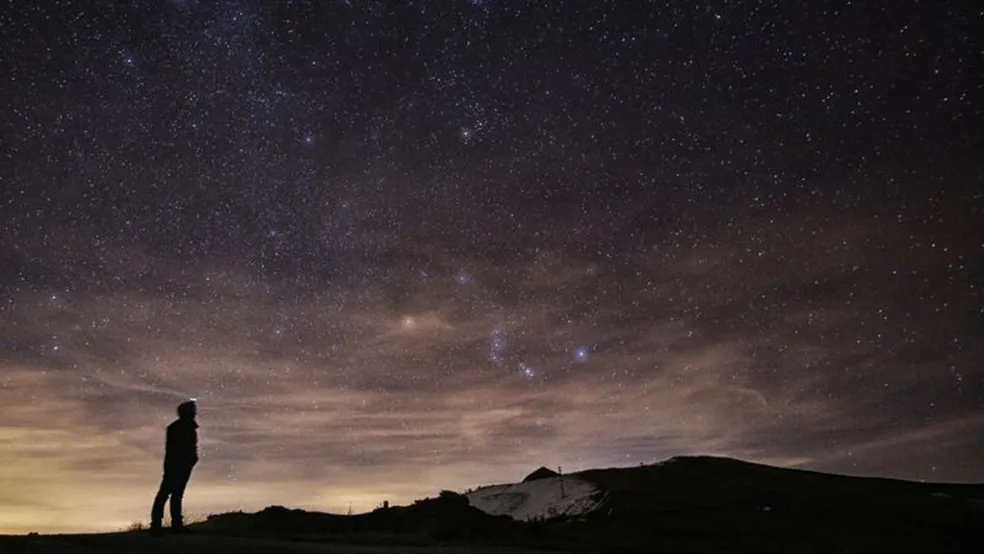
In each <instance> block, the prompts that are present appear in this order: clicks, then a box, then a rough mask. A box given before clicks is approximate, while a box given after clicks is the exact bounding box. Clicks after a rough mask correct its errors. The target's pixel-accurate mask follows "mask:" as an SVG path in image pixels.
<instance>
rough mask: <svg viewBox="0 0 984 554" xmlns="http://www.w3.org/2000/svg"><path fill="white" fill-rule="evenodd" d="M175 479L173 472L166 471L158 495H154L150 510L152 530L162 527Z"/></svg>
mask: <svg viewBox="0 0 984 554" xmlns="http://www.w3.org/2000/svg"><path fill="white" fill-rule="evenodd" d="M173 481H174V479H173V476H172V475H171V473H170V472H167V471H165V472H164V477H162V478H161V486H160V488H158V489H157V496H155V497H154V506H153V508H151V510H150V528H151V529H152V530H153V529H160V528H161V523H162V521H163V520H164V504H165V503H166V502H167V499H168V497H169V496H171V490H172V488H173Z"/></svg>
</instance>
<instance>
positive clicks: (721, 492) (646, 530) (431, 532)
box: [202, 456, 984, 553]
mask: <svg viewBox="0 0 984 554" xmlns="http://www.w3.org/2000/svg"><path fill="white" fill-rule="evenodd" d="M543 469H545V468H543ZM547 471H550V470H547ZM538 472H539V470H537V471H535V472H534V473H533V474H536V473H538ZM533 474H531V475H533ZM202 527H203V529H210V530H211V531H213V532H223V533H233V534H249V535H252V534H261V535H262V534H266V535H269V534H275V535H278V536H294V537H307V538H308V539H310V538H311V537H318V539H317V540H333V541H339V542H362V543H372V544H379V543H380V542H381V541H382V542H385V543H387V544H390V543H392V544H433V541H438V542H440V543H442V544H443V543H447V542H451V543H467V544H472V545H474V544H487V545H502V546H525V547H533V548H547V549H564V550H566V551H581V550H588V551H593V552H599V551H601V552H605V551H618V552H659V551H668V552H718V551H728V552H733V551H739V552H744V551H754V552H845V551H851V552H882V551H885V552H893V553H894V552H920V553H925V552H979V551H981V550H980V549H981V548H984V533H982V528H984V485H957V484H937V483H916V482H909V481H899V480H892V479H877V478H863V477H847V476H841V475H833V474H826V473H819V472H813V471H804V470H795V469H783V468H776V467H771V466H767V465H762V464H754V463H749V462H743V461H739V460H734V459H729V458H716V457H707V456H698V457H676V458H671V459H669V460H667V461H665V462H662V463H659V464H654V465H649V466H640V467H630V468H609V469H594V470H587V471H580V472H577V473H572V474H570V475H563V476H560V475H556V474H554V475H547V474H545V472H540V475H538V478H535V479H524V480H523V481H522V482H519V483H512V484H501V485H493V486H486V487H481V488H479V489H477V490H475V491H470V492H468V493H466V494H465V495H463V496H462V495H458V494H456V493H453V492H450V491H444V492H442V493H441V495H440V496H439V497H437V498H433V499H425V500H420V501H417V502H415V503H414V504H413V505H411V506H403V507H394V508H388V509H379V510H376V511H374V512H372V513H369V514H361V515H355V516H339V515H332V514H317V513H311V512H303V511H300V510H287V509H285V508H279V507H274V508H267V509H266V510H263V511H262V512H259V513H257V514H225V515H222V516H213V517H210V518H209V521H208V522H206V523H204V524H202Z"/></svg>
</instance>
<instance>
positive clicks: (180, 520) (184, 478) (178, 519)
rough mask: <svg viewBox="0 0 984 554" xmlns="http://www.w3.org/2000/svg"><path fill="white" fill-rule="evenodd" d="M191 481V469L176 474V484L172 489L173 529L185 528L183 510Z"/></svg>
mask: <svg viewBox="0 0 984 554" xmlns="http://www.w3.org/2000/svg"><path fill="white" fill-rule="evenodd" d="M189 479H191V468H188V469H187V470H182V471H178V472H175V476H174V484H173V486H172V488H171V529H183V528H184V515H183V514H182V508H183V504H184V492H185V487H187V486H188V480H189Z"/></svg>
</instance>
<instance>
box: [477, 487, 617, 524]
mask: <svg viewBox="0 0 984 554" xmlns="http://www.w3.org/2000/svg"><path fill="white" fill-rule="evenodd" d="M561 481H563V488H562V487H561ZM597 492H598V491H597V489H595V487H594V486H593V485H591V484H590V483H588V482H587V481H583V480H581V479H577V478H574V477H547V478H544V479H537V480H535V481H528V482H525V483H514V484H509V485H493V486H490V487H484V488H481V489H478V490H476V491H472V492H469V493H467V494H465V497H466V498H468V502H469V503H470V504H471V505H472V506H474V507H476V508H478V509H479V510H482V511H483V512H485V513H488V514H492V515H507V516H509V517H511V518H513V519H516V520H520V521H529V520H532V519H541V518H543V519H547V518H552V517H557V516H577V515H583V514H587V513H588V512H591V511H592V510H594V509H595V508H597V507H598V505H599V504H600V501H599V500H596V499H595V498H594V497H595V496H596V494H597Z"/></svg>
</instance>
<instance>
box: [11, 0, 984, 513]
mask: <svg viewBox="0 0 984 554" xmlns="http://www.w3.org/2000/svg"><path fill="white" fill-rule="evenodd" d="M103 4H104V5H102V6H101V7H94V6H93V5H92V3H84V2H78V3H76V2H69V1H61V2H18V3H16V4H12V5H11V6H8V7H7V8H5V9H4V10H3V11H2V13H0V33H2V35H0V38H2V54H0V67H2V74H3V76H4V79H3V81H2V83H3V84H2V86H0V95H2V97H0V100H2V104H3V106H5V109H4V111H3V115H2V118H0V183H2V193H0V406H2V416H0V532H23V531H28V530H39V531H47V530H57V531H71V530H90V529H91V530H107V529H114V528H120V527H124V526H126V525H128V524H129V523H131V522H134V521H145V520H146V519H147V517H148V515H149V509H150V501H151V500H152V496H153V493H154V492H155V490H156V487H157V484H158V479H159V478H160V470H161V467H160V464H161V455H162V449H163V438H164V436H163V430H164V426H165V425H166V424H167V423H168V422H169V421H171V420H172V419H173V417H174V415H175V414H174V409H175V407H176V406H177V404H178V403H180V402H181V401H183V400H186V399H187V398H189V397H196V398H198V399H199V403H200V406H199V411H200V417H199V419H200V424H201V430H200V433H201V440H202V444H201V448H202V462H201V463H200V464H199V466H198V467H197V468H196V470H195V474H194V476H193V477H192V482H191V485H190V487H189V492H188V496H187V497H186V502H185V505H186V510H187V511H189V512H191V513H192V514H198V516H201V515H204V514H207V513H213V512H223V511H230V510H234V509H245V510H256V509H261V508H263V507H265V506H267V505H271V504H280V505H286V506H291V507H302V508H308V509H319V510H326V511H336V512H345V511H347V510H348V509H350V508H351V509H352V510H353V511H365V510H370V509H372V508H373V507H375V506H376V505H378V504H381V503H382V502H383V501H384V500H389V501H390V502H391V503H402V502H409V501H411V500H413V499H416V498H422V497H424V496H427V495H433V494H436V493H437V492H438V491H440V490H441V489H452V490H459V491H463V490H465V489H467V488H469V487H474V486H477V485H482V484H490V483H496V482H508V481H514V480H517V479H520V478H522V477H523V476H524V475H525V474H526V473H528V472H529V471H531V470H532V469H534V468H536V467H537V466H539V465H546V466H549V467H557V466H563V468H564V470H565V471H576V470H578V469H586V468H591V467H608V466H627V465H638V464H640V463H651V462H655V461H658V460H661V459H664V458H667V457H669V456H673V455H679V454H698V453H700V454H715V455H722V456H735V457H739V458H742V459H746V460H751V461H759V462H764V463H771V464H777V465H782V466H789V467H801V468H809V469H817V470H824V471H834V472H841V473H849V474H855V475H880V476H889V477H898V478H905V479H925V480H935V481H984V442H982V441H984V439H982V437H984V382H982V377H984V362H982V360H984V347H982V340H981V337H982V336H984V333H982V330H984V300H982V287H984V281H982V276H984V244H982V239H981V235H980V230H979V229H980V227H979V226H980V223H979V222H980V221H981V220H982V216H984V194H982V189H984V187H982V184H984V178H982V173H984V171H982V169H984V167H982V164H981V161H980V157H979V154H980V152H984V140H982V134H981V132H980V129H982V128H984V116H982V106H984V88H982V85H981V83H982V79H981V76H982V75H984V62H982V52H984V49H982V44H981V40H980V38H981V35H980V32H979V29H980V24H981V17H982V16H981V13H980V12H979V10H978V11H973V10H972V9H971V6H970V5H969V3H968V4H966V5H965V4H963V3H949V4H945V5H943V4H935V5H927V3H917V2H911V3H910V2H901V3H899V2H892V3H886V4H885V6H880V5H879V3H870V2H864V3H855V4H846V5H840V4H837V5H835V4H833V3H813V2H811V3H806V4H803V3H780V2H776V3H771V2H769V3H762V2H739V3H736V2H725V1H719V2H694V3H670V4H668V5H660V4H654V3H645V4H644V3H642V2H617V3H616V2H600V1H599V2H594V1H592V2H519V1H506V0H503V1H494V0H487V1H463V0H462V1H453V0H447V1H437V0H434V1H421V0H418V1H412V2H409V1H408V2H392V3H389V2H372V1H351V2H341V1H340V2H333V1H324V2H300V1H293V2H290V1H287V2H260V1H256V0H241V1H220V2H216V3H212V2H198V1H194V0H187V1H180V0H172V1H169V2H149V1H146V2H130V3H125V4H126V5H124V3H103ZM397 5H399V7H396V6H397Z"/></svg>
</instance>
